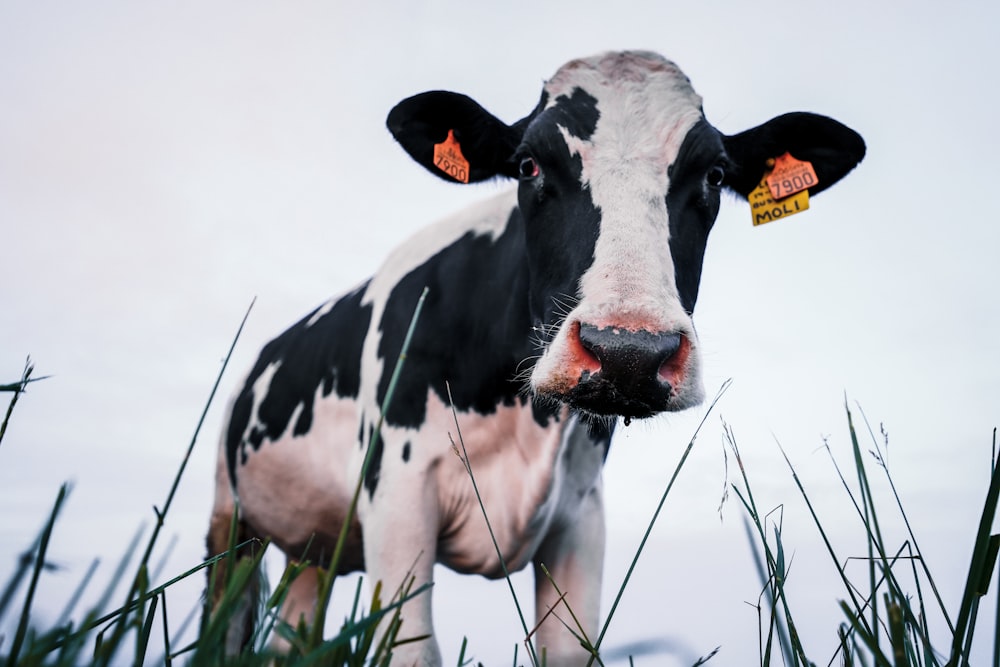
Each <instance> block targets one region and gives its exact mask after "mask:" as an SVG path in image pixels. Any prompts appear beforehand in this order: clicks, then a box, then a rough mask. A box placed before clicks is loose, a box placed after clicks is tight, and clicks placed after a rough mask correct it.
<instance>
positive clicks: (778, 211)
mask: <svg viewBox="0 0 1000 667" xmlns="http://www.w3.org/2000/svg"><path fill="white" fill-rule="evenodd" d="M747 199H748V200H749V201H750V214H751V215H752V216H753V224H754V227H756V226H757V225H763V224H764V223H767V222H774V221H775V220H780V219H782V218H787V217H788V216H790V215H795V214H796V213H801V212H802V211H805V210H807V209H808V208H809V191H808V190H802V191H801V192H797V193H795V194H794V195H792V196H791V197H785V198H784V199H781V200H775V198H774V197H773V196H771V189H770V188H769V187H767V178H766V177H765V178H764V180H762V181H761V182H760V184H759V185H758V186H757V187H756V188H754V190H753V191H752V192H751V193H750V196H749V197H747Z"/></svg>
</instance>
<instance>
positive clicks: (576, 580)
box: [534, 478, 604, 667]
mask: <svg viewBox="0 0 1000 667" xmlns="http://www.w3.org/2000/svg"><path fill="white" fill-rule="evenodd" d="M534 564H535V617H536V619H541V618H542V617H543V616H545V614H547V613H548V612H549V610H550V609H552V610H553V613H552V614H549V616H548V617H547V618H546V619H545V621H544V622H543V623H542V624H541V626H540V627H539V629H538V632H537V634H536V635H535V636H536V642H535V646H536V647H537V649H538V651H539V654H540V653H541V651H542V648H543V647H544V648H545V651H546V654H547V656H548V662H547V663H546V664H547V665H548V667H563V666H566V665H583V664H586V657H587V652H586V651H585V650H584V648H583V647H582V646H581V645H580V642H579V641H578V640H577V639H576V637H574V636H573V635H572V634H571V633H570V632H569V630H567V629H566V628H565V626H563V624H562V623H561V622H560V620H559V619H562V621H563V622H565V623H566V624H567V625H569V626H570V627H571V628H573V632H575V633H577V634H581V633H580V630H581V628H578V627H576V625H575V624H574V621H573V617H572V616H571V615H570V614H569V612H568V611H567V609H566V605H569V607H570V608H571V609H572V610H573V614H575V615H576V618H577V620H578V621H579V622H580V625H581V626H582V630H583V633H585V634H586V637H587V638H588V639H589V640H590V642H591V643H593V642H596V641H597V631H598V623H599V622H600V612H601V573H602V571H603V567H604V502H603V497H602V490H601V481H600V479H599V478H598V480H597V482H596V484H595V485H594V487H593V488H591V489H590V490H589V491H588V492H587V493H586V494H584V496H583V498H582V499H581V501H580V505H579V508H578V512H577V513H576V515H575V516H572V517H569V518H568V520H566V521H563V522H561V524H560V525H558V526H553V529H552V532H550V533H549V535H548V536H547V537H546V538H545V541H544V542H542V545H541V547H540V548H539V550H538V552H537V553H536V554H535V558H534ZM542 565H544V566H545V568H546V569H547V570H548V571H549V574H550V575H551V576H552V581H554V582H555V584H556V586H558V587H559V590H560V591H562V592H563V593H564V594H565V596H566V597H565V604H564V603H563V602H561V601H560V600H559V593H557V592H556V589H555V587H554V586H553V585H552V583H551V582H550V581H549V578H548V577H547V576H546V575H545V573H544V572H543V571H542V569H541V566H542ZM555 616H558V617H559V618H556V617H555ZM539 657H540V656H539Z"/></svg>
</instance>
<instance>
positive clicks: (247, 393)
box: [226, 283, 372, 484]
mask: <svg viewBox="0 0 1000 667" xmlns="http://www.w3.org/2000/svg"><path fill="white" fill-rule="evenodd" d="M366 288H367V283H365V284H364V285H362V286H361V287H360V288H358V289H357V290H355V291H354V292H351V293H350V294H347V295H346V296H344V297H342V298H341V299H340V300H339V301H337V302H336V304H334V306H333V307H332V308H331V309H330V311H329V312H327V313H326V314H324V315H322V316H320V317H318V318H317V319H316V321H315V322H314V323H313V324H311V325H310V324H309V321H310V320H311V319H312V318H313V317H314V316H315V315H316V314H317V313H318V312H319V310H321V308H317V309H316V310H314V311H313V312H311V313H309V315H307V316H305V317H304V318H302V319H301V320H299V322H297V323H296V324H295V325H293V326H292V327H291V328H290V329H288V330H287V331H285V332H284V333H283V334H281V335H280V336H278V337H277V338H275V339H274V340H272V341H271V342H270V343H268V344H267V345H266V346H264V349H263V350H261V353H260V355H259V356H258V358H257V362H256V363H255V364H254V367H253V369H252V370H251V371H250V374H249V375H248V376H247V378H246V380H245V381H244V383H243V387H242V389H241V390H240V392H239V394H238V395H237V396H236V400H235V401H234V403H233V410H232V415H231V416H230V419H229V427H228V430H227V431H226V458H227V464H228V467H229V477H230V480H231V481H233V483H234V484H235V481H236V478H235V470H236V462H237V454H238V453H239V454H241V455H242V458H241V460H240V462H241V463H245V462H246V458H247V451H246V448H247V446H250V447H252V448H253V449H257V448H259V447H260V446H261V444H262V443H263V441H264V440H265V439H266V440H272V441H273V440H277V439H278V438H279V437H281V436H282V434H284V433H285V432H286V431H287V430H288V427H289V422H290V421H291V419H292V415H293V414H294V413H295V410H296V408H297V407H298V406H300V405H301V406H302V409H301V412H300V413H299V416H298V419H296V420H295V423H294V424H293V425H292V435H293V436H298V435H304V434H306V433H308V432H309V429H310V428H312V421H313V403H314V402H315V399H316V390H317V388H321V393H322V396H324V397H325V396H329V395H330V394H331V393H332V392H336V393H337V396H338V397H340V398H356V397H357V395H358V391H359V389H360V386H361V347H362V345H363V343H364V340H365V336H366V335H367V333H368V326H369V324H370V321H371V316H372V306H371V305H370V304H369V305H362V304H361V300H362V298H363V297H364V293H365V289H366ZM274 363H280V366H279V367H278V369H277V371H275V373H274V376H273V377H272V378H271V383H270V385H268V387H267V388H266V392H267V393H266V395H265V396H264V399H263V400H262V401H261V402H260V405H259V407H258V410H257V414H256V415H252V414H251V412H252V410H253V405H254V393H253V386H254V383H255V382H256V381H257V380H258V378H260V376H261V375H262V374H263V373H264V372H265V371H266V370H267V368H268V367H269V366H270V365H271V364H274ZM252 421H253V422H257V423H259V425H255V426H254V428H252V429H250V431H249V432H247V429H248V426H249V425H250V423H251V422H252Z"/></svg>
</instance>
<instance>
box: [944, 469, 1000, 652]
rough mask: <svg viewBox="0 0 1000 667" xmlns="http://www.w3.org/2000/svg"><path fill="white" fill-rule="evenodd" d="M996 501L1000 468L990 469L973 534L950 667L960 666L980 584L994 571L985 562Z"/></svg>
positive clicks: (988, 549)
mask: <svg viewBox="0 0 1000 667" xmlns="http://www.w3.org/2000/svg"><path fill="white" fill-rule="evenodd" d="M998 499H1000V466H996V467H994V468H993V474H992V476H991V479H990V488H989V491H987V493H986V500H985V502H984V503H983V513H982V516H981V517H980V520H979V528H978V530H977V531H976V541H975V545H974V546H973V549H972V563H971V564H970V566H969V574H968V578H967V579H966V583H965V593H964V594H963V595H962V604H961V606H960V607H959V612H958V618H957V619H956V620H955V635H954V640H953V641H952V648H951V657H950V658H949V660H948V665H949V666H957V665H958V664H959V660H960V658H961V655H962V650H963V647H964V645H965V644H966V634H967V633H968V634H970V635H971V634H972V631H973V626H972V625H971V624H970V623H969V621H970V620H971V617H972V611H973V607H974V605H975V604H976V603H977V601H978V599H979V597H980V592H979V588H980V585H981V582H982V581H983V580H984V578H985V577H988V576H989V572H990V571H992V568H993V562H987V558H988V556H989V552H990V542H991V535H990V528H991V526H992V525H993V519H994V517H995V516H996V511H997V501H998Z"/></svg>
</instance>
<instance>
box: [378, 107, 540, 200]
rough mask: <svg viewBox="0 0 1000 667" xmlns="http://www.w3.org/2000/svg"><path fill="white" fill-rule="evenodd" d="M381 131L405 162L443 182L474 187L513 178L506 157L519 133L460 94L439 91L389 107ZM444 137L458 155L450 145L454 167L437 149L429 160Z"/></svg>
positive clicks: (451, 161) (509, 153)
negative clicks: (396, 144)
mask: <svg viewBox="0 0 1000 667" xmlns="http://www.w3.org/2000/svg"><path fill="white" fill-rule="evenodd" d="M386 126H388V128H389V131H390V132H392V136H394V137H395V138H396V141H398V142H399V144H400V145H401V146H402V147H403V148H404V149H405V150H406V152H407V153H409V154H410V157H412V158H413V159H414V160H416V161H417V162H418V163H420V164H422V165H423V166H424V167H425V168H426V169H427V170H428V171H430V172H431V173H432V174H434V175H436V176H440V177H441V178H443V179H445V180H446V181H451V182H453V183H454V182H463V183H474V182H476V181H483V180H486V179H489V178H494V177H496V176H508V177H510V178H515V177H516V176H517V171H516V169H515V166H514V164H513V162H512V158H513V156H514V151H515V150H516V149H517V146H518V144H520V143H521V135H522V133H523V128H521V127H520V124H517V125H515V126H514V127H510V126H508V125H506V124H505V123H504V122H503V121H501V120H499V119H498V118H496V117H495V116H494V115H492V114H491V113H490V112H488V111H486V109H484V108H482V107H481V106H479V104H478V103H477V102H476V101H475V100H473V99H472V98H470V97H468V96H466V95H462V94H460V93H451V92H447V91H441V90H436V91H431V92H427V93H421V94H419V95H414V96H413V97H409V98H407V99H405V100H403V101H402V102H400V103H399V104H397V105H396V106H395V107H393V109H392V111H390V112H389V117H388V118H387V119H386ZM449 132H450V133H451V134H452V136H453V138H454V143H455V144H457V149H458V152H459V153H460V155H456V153H455V152H454V151H455V147H454V145H452V153H451V155H452V156H453V157H455V158H458V164H457V165H456V163H455V160H449V159H446V158H445V157H444V153H442V152H440V150H441V149H439V153H438V159H437V160H435V146H438V145H441V144H443V143H444V142H446V141H448V135H449ZM461 159H464V160H465V161H467V163H468V164H467V167H466V166H465V165H463V164H462V163H461ZM463 169H465V170H466V171H463Z"/></svg>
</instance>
